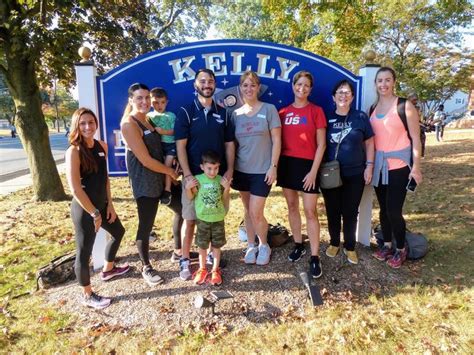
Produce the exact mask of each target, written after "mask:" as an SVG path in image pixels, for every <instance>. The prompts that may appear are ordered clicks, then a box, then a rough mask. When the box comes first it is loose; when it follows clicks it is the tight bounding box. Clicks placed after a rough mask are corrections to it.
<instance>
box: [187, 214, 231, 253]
mask: <svg viewBox="0 0 474 355" xmlns="http://www.w3.org/2000/svg"><path fill="white" fill-rule="evenodd" d="M196 224H197V230H196V238H195V243H196V246H197V247H198V248H200V249H207V248H209V243H211V247H213V248H222V247H223V246H224V245H225V243H226V240H225V228H224V221H219V222H205V221H200V220H199V219H198V220H197V221H196Z"/></svg>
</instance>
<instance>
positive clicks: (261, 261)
mask: <svg viewBox="0 0 474 355" xmlns="http://www.w3.org/2000/svg"><path fill="white" fill-rule="evenodd" d="M270 255H272V249H270V246H269V245H268V244H260V246H259V247H258V256H257V265H267V264H268V263H269V262H270Z"/></svg>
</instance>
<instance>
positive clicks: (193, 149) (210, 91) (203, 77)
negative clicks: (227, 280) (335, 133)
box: [174, 69, 235, 280]
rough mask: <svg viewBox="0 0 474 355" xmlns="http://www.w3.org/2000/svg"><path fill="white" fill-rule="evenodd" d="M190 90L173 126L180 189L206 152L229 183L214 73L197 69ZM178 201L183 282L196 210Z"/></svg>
mask: <svg viewBox="0 0 474 355" xmlns="http://www.w3.org/2000/svg"><path fill="white" fill-rule="evenodd" d="M194 88H195V89H196V92H197V97H196V99H194V101H193V103H191V104H190V105H187V106H184V107H181V108H180V109H179V110H178V112H177V114H176V121H175V126H174V136H175V140H176V149H177V153H178V160H179V164H180V165H181V168H182V169H183V174H184V181H183V186H185V185H186V182H187V181H188V180H190V179H195V177H194V175H197V174H201V173H202V170H201V168H200V166H199V165H200V164H201V156H202V154H203V153H205V152H207V151H209V150H213V151H215V152H217V153H218V154H219V155H220V158H221V162H222V163H221V165H220V169H219V174H220V175H222V176H224V177H225V178H226V179H228V180H231V179H232V174H233V172H234V155H235V146H234V130H233V127H232V126H231V122H230V118H228V117H227V111H226V109H224V108H222V107H220V106H218V105H217V104H216V102H215V101H214V100H213V99H212V96H213V95H214V91H215V90H216V77H215V75H214V72H213V71H212V70H209V69H200V70H198V72H197V73H196V77H195V80H194ZM181 202H182V204H183V210H182V215H183V218H184V220H185V221H186V229H185V233H184V237H183V243H182V252H183V256H182V258H181V260H180V262H179V266H180V273H179V276H180V277H181V279H183V280H189V279H190V278H191V272H190V271H189V251H190V249H191V243H192V241H193V236H194V228H195V225H196V211H195V209H194V201H191V200H189V199H188V198H187V196H186V194H185V193H183V194H182V197H181Z"/></svg>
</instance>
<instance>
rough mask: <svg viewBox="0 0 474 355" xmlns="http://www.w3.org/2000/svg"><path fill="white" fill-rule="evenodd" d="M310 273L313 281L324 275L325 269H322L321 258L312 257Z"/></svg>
mask: <svg viewBox="0 0 474 355" xmlns="http://www.w3.org/2000/svg"><path fill="white" fill-rule="evenodd" d="M309 273H310V274H311V276H312V277H313V279H317V278H319V277H321V275H322V274H323V269H322V268H321V260H319V256H312V257H311V259H310V260H309Z"/></svg>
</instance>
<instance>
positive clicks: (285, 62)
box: [276, 57, 300, 83]
mask: <svg viewBox="0 0 474 355" xmlns="http://www.w3.org/2000/svg"><path fill="white" fill-rule="evenodd" d="M276 59H277V61H278V63H279V64H280V70H281V73H280V75H278V77H277V79H278V80H281V81H284V82H286V83H288V82H290V79H289V76H290V73H291V71H292V70H293V69H295V68H296V67H297V66H298V65H300V63H299V62H297V61H294V60H289V59H286V58H281V57H277V58H276Z"/></svg>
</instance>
